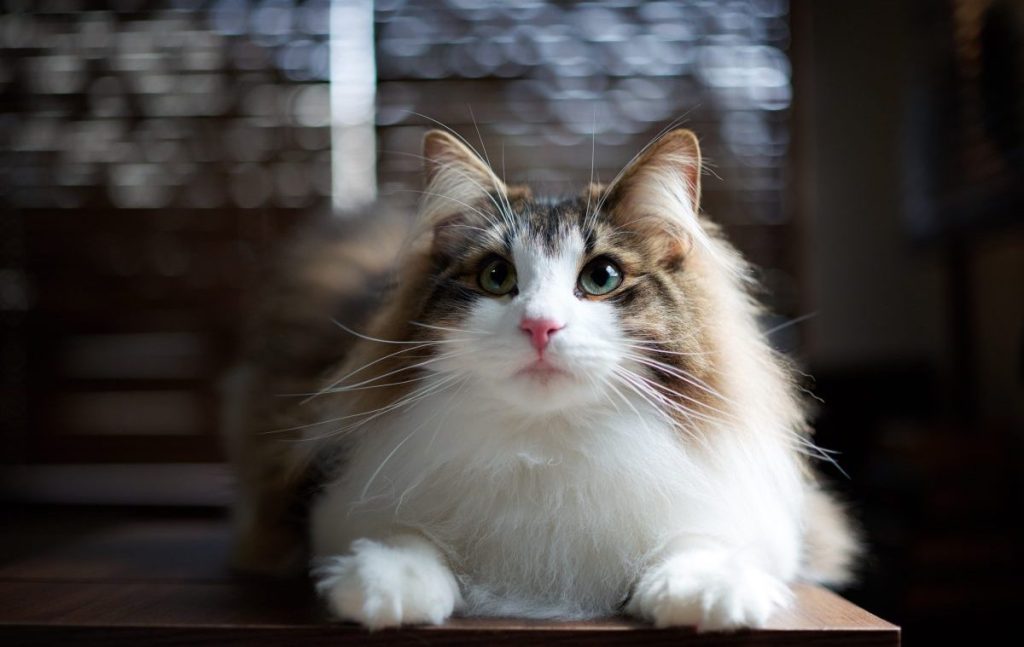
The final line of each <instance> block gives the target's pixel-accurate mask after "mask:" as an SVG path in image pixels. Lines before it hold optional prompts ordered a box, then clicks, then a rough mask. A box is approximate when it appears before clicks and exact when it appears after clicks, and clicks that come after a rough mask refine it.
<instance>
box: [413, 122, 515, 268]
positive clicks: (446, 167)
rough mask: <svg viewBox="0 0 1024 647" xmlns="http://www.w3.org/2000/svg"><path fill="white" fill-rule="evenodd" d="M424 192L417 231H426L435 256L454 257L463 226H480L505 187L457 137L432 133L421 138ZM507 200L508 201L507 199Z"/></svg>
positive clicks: (463, 230) (442, 133)
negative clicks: (424, 181)
mask: <svg viewBox="0 0 1024 647" xmlns="http://www.w3.org/2000/svg"><path fill="white" fill-rule="evenodd" d="M423 159H424V164H425V165H424V174H425V176H426V185H427V186H426V189H425V190H424V192H423V200H422V201H421V202H420V220H419V223H420V231H421V232H422V233H424V234H427V233H428V232H429V234H430V238H431V240H432V241H433V243H432V245H431V248H432V254H433V255H434V256H435V257H445V256H451V255H455V254H457V252H458V249H459V248H460V244H461V240H462V238H463V233H464V232H465V231H466V229H465V227H463V226H462V225H466V224H473V225H477V226H482V224H483V223H479V222H476V221H478V220H480V218H481V214H482V213H484V212H485V211H486V210H487V206H486V205H487V203H488V202H490V201H493V200H494V199H495V197H494V196H495V195H501V194H504V195H505V196H507V195H508V188H507V187H506V186H505V183H504V182H502V181H501V180H500V179H499V178H498V176H497V175H495V174H494V171H492V170H491V169H490V167H489V166H488V165H487V164H486V163H485V162H484V161H483V160H482V159H480V157H479V156H478V155H477V154H476V153H475V152H473V150H472V149H471V148H470V147H469V146H468V145H467V144H466V143H465V142H463V141H462V140H461V139H459V138H458V137H457V136H456V135H453V134H451V133H449V132H447V131H444V130H431V131H429V132H427V134H426V135H425V136H424V137H423ZM506 199H507V198H506Z"/></svg>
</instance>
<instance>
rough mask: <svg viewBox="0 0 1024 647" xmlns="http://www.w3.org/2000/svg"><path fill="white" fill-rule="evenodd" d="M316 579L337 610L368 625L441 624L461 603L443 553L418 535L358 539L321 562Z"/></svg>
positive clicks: (328, 601)
mask: <svg viewBox="0 0 1024 647" xmlns="http://www.w3.org/2000/svg"><path fill="white" fill-rule="evenodd" d="M313 577H314V578H315V580H316V588H317V591H318V592H319V593H320V595H321V597H323V598H324V600H325V601H326V603H327V606H328V608H329V609H330V611H331V613H332V614H334V615H335V616H336V617H338V618H340V619H342V620H351V621H354V622H358V623H360V624H362V625H364V626H365V627H368V628H369V629H382V628H385V627H397V626H399V625H409V624H435V625H436V624H441V623H442V622H444V621H445V620H446V619H447V618H448V617H449V616H451V614H452V613H453V612H454V611H455V610H456V609H458V608H459V607H460V606H461V605H462V595H461V594H460V592H459V586H458V583H457V582H456V580H455V576H454V575H453V574H452V571H451V569H450V568H449V567H448V565H447V563H446V562H445V559H444V556H443V555H442V554H441V552H440V551H439V550H438V549H437V547H435V546H434V545H433V544H432V543H430V542H429V541H427V540H426V539H425V538H423V537H421V536H419V535H413V534H408V535H397V536H394V537H392V538H390V539H388V540H387V541H374V540H370V539H357V540H356V541H354V542H352V547H351V552H350V553H349V554H347V555H340V556H336V557H328V558H324V559H322V560H320V561H319V563H318V564H317V566H316V568H315V569H314V571H313Z"/></svg>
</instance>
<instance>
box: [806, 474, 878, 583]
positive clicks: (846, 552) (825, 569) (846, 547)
mask: <svg viewBox="0 0 1024 647" xmlns="http://www.w3.org/2000/svg"><path fill="white" fill-rule="evenodd" d="M805 506H806V508H805V511H804V512H805V514H804V519H805V520H806V521H805V525H804V558H803V564H802V567H801V572H800V579H802V580H805V581H809V582H815V583H817V584H824V585H825V586H829V587H835V588H840V587H843V586H846V585H848V584H851V583H852V582H853V581H854V579H855V578H856V572H855V570H854V565H855V563H856V562H857V558H858V557H859V556H860V555H861V553H862V552H863V544H862V542H861V538H860V531H859V529H858V528H857V527H856V526H855V525H854V523H853V522H852V521H851V519H850V515H849V513H848V512H847V511H846V509H845V506H844V505H843V504H842V503H840V502H839V500H838V499H836V498H835V497H834V496H833V495H832V494H830V493H829V492H826V491H825V490H823V489H822V488H821V487H820V486H818V485H812V486H811V487H810V489H809V490H808V493H807V498H806V502H805Z"/></svg>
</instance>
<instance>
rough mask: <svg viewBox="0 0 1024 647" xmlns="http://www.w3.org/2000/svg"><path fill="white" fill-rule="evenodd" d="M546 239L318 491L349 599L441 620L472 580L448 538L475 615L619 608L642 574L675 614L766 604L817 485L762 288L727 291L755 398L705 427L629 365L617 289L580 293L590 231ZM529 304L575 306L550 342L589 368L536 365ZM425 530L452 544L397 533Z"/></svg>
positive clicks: (335, 585)
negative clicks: (771, 359) (675, 413)
mask: <svg viewBox="0 0 1024 647" xmlns="http://www.w3.org/2000/svg"><path fill="white" fill-rule="evenodd" d="M540 249H541V246H539V245H536V244H532V243H530V242H529V241H519V242H518V243H517V244H516V246H515V247H514V258H513V259H512V260H513V261H514V263H515V265H516V267H517V269H518V273H519V286H520V295H519V297H517V298H515V299H483V300H481V301H479V302H478V303H477V304H476V305H474V307H473V309H472V311H471V313H470V314H469V316H468V318H467V320H466V321H465V324H464V328H465V329H466V330H465V331H463V332H450V333H448V334H447V337H448V340H449V341H454V340H461V341H459V343H458V346H457V348H458V349H459V353H458V354H457V355H456V356H453V357H452V358H451V359H449V360H447V361H444V362H439V363H437V364H436V365H433V366H432V370H434V371H435V376H434V378H433V379H434V380H435V381H434V382H433V384H434V385H435V387H434V388H436V390H435V391H433V392H431V393H430V394H429V395H426V396H424V397H422V398H421V399H419V400H417V401H416V402H415V403H414V404H411V405H410V406H407V407H404V408H401V409H397V410H396V411H394V412H393V413H391V414H389V415H387V416H382V417H380V418H378V419H377V420H374V421H373V423H371V424H368V425H366V426H364V427H363V428H361V429H360V430H359V435H358V437H356V438H355V439H354V440H353V442H352V443H351V445H350V450H349V454H348V455H347V462H346V467H345V470H344V473H343V475H342V476H341V477H340V478H339V479H338V480H337V481H335V482H333V483H331V484H329V485H328V486H327V487H326V489H325V490H324V492H323V495H322V496H321V497H320V499H319V500H318V501H316V503H315V505H314V507H313V510H312V535H313V547H314V551H315V554H316V555H318V556H320V557H326V558H331V559H333V560H334V562H333V563H334V565H335V566H334V567H333V569H331V570H329V571H327V573H328V575H327V576H325V577H324V579H322V580H321V584H320V588H321V590H322V591H324V592H325V594H326V595H327V597H328V600H329V601H330V604H331V607H332V609H333V610H334V612H335V613H337V614H338V615H339V616H340V617H343V618H347V619H352V620H356V621H359V622H362V623H364V624H366V625H367V626H370V627H380V626H389V625H393V624H399V623H415V622H439V621H440V620H441V619H443V617H446V616H447V615H448V614H450V613H452V611H453V610H454V609H455V608H456V607H457V605H458V600H459V597H458V592H455V593H454V594H452V592H451V589H450V587H449V588H446V587H448V585H449V583H450V580H449V579H448V575H447V574H448V571H447V570H446V568H445V566H444V565H443V563H442V561H441V560H442V558H441V555H443V556H444V557H443V559H444V560H446V561H447V564H448V566H449V567H450V569H451V571H452V572H454V573H455V577H457V578H458V581H459V585H460V589H461V595H462V598H463V599H464V601H465V606H464V607H463V610H464V612H465V613H467V614H471V615H515V616H528V617H558V618H583V617H592V616H600V615H607V614H612V613H615V612H617V611H618V610H620V609H621V608H622V605H623V604H624V603H625V602H626V601H627V599H628V598H629V597H630V595H631V593H632V599H631V601H630V602H629V605H628V607H626V609H627V611H628V612H630V613H633V614H635V615H637V616H639V617H642V618H647V619H650V620H652V621H653V622H655V623H656V624H658V625H660V626H664V625H677V624H692V623H696V624H698V625H700V626H701V627H703V628H708V629H721V628H733V627H738V626H748V625H760V624H763V623H764V622H765V620H766V619H767V618H768V616H769V615H770V614H771V612H772V611H774V610H775V609H777V608H778V607H779V606H781V605H783V604H785V603H786V600H787V599H788V595H787V589H786V583H787V582H789V581H791V580H792V579H793V578H795V577H796V576H797V570H798V565H799V562H800V558H801V548H800V545H801V515H802V509H803V496H804V487H805V485H804V482H803V480H802V478H801V476H800V473H799V467H798V461H797V460H796V458H795V456H794V453H793V451H792V448H791V447H789V446H788V445H787V442H788V441H789V433H790V430H789V429H787V428H786V424H787V422H788V421H787V420H785V419H784V416H783V415H781V414H778V413H777V410H778V409H779V408H780V407H782V406H783V405H780V404H778V403H776V402H774V401H773V400H772V398H773V397H776V396H777V395H778V393H777V392H776V391H775V390H773V389H765V388H764V384H765V383H766V382H767V383H774V382H773V380H776V379H777V376H775V375H772V374H770V373H766V371H769V372H770V370H771V369H770V368H766V367H767V366H772V365H771V364H770V363H765V362H763V361H759V359H758V358H759V357H760V356H761V355H759V353H761V354H763V352H765V351H763V350H762V349H761V348H760V347H758V346H756V344H754V343H753V342H751V341H748V340H754V339H757V334H758V333H757V331H756V329H755V328H754V327H753V326H754V324H753V321H752V319H750V318H749V313H748V312H747V308H748V304H747V302H746V301H745V299H744V298H743V297H741V296H739V295H737V296H736V297H734V298H733V301H732V302H729V301H728V299H726V301H725V303H724V305H723V308H726V310H727V312H726V315H727V317H726V321H732V322H733V323H732V324H730V325H725V326H723V331H722V335H723V341H722V344H723V345H724V350H723V355H724V357H725V359H726V361H731V362H734V365H731V366H730V369H729V370H734V369H735V370H736V371H746V372H747V373H746V374H740V376H739V377H738V378H737V379H736V380H733V382H732V384H733V387H732V390H731V391H730V392H729V393H728V394H727V395H728V397H729V398H730V401H735V402H743V403H744V406H743V407H739V406H735V407H733V408H732V409H731V410H730V411H729V412H727V413H729V416H728V417H723V418H722V419H721V420H720V421H719V422H715V423H706V424H704V429H703V431H704V435H705V438H706V441H705V442H704V443H702V444H697V443H692V442H687V441H686V439H685V438H684V436H683V434H681V433H680V431H679V429H678V428H676V427H675V426H674V425H673V424H672V423H671V422H670V421H669V419H668V418H667V417H666V416H665V415H664V414H663V413H662V412H661V411H659V410H658V409H656V408H655V407H654V405H653V403H651V402H650V401H649V400H647V399H644V398H642V397H640V396H638V395H637V394H636V393H634V392H632V391H630V390H629V389H628V388H625V387H624V386H623V385H621V384H619V385H616V383H615V382H613V381H611V380H612V373H613V369H614V367H615V366H621V365H626V364H625V361H626V360H624V359H623V357H624V355H625V353H624V346H623V340H622V339H621V337H620V333H619V332H618V330H619V327H618V325H617V322H616V315H615V311H614V308H613V307H612V306H610V305H609V304H607V303H603V302H593V301H587V300H580V299H577V298H576V297H575V296H574V295H573V293H572V290H573V288H574V286H575V282H576V276H577V274H578V272H579V268H580V266H581V261H582V259H581V254H582V250H583V246H582V241H579V240H575V241H572V240H570V241H564V244H563V245H562V247H561V249H562V253H561V254H560V255H559V256H557V257H548V256H546V255H545V254H544V253H542V252H541V251H540ZM723 253H725V252H723ZM721 280H722V281H723V283H725V282H728V281H730V280H731V279H729V278H728V277H727V276H725V275H723V277H722V278H721ZM726 287H729V288H730V289H731V290H732V291H733V293H737V290H738V288H737V287H736V286H735V285H728V286H726ZM524 315H528V316H544V317H549V318H556V319H558V320H559V321H561V322H564V323H565V328H564V329H562V330H559V331H558V332H557V333H555V334H554V335H553V337H552V341H551V346H550V348H549V351H548V355H549V358H550V361H551V362H552V363H553V364H555V365H557V366H559V367H562V368H564V369H565V370H566V371H567V373H568V374H569V377H557V378H555V379H554V380H553V381H552V382H550V383H542V382H540V381H538V380H536V379H531V378H528V377H525V376H523V375H521V374H519V373H518V371H519V370H520V369H521V368H522V367H523V366H525V365H527V364H529V363H530V362H531V361H533V360H534V359H535V357H536V355H535V351H534V350H533V349H532V348H531V347H530V344H529V342H528V339H527V337H526V336H525V335H524V334H523V332H522V331H521V330H519V327H518V324H519V321H520V320H521V318H522V317H523V316H524ZM730 316H731V317H732V319H729V317H730ZM748 319H750V320H749V321H748ZM450 347H451V346H450ZM427 388H430V387H429V386H428V387H427ZM424 393H426V391H424ZM344 413H345V411H340V412H339V415H343V414H344ZM716 427H717V428H716ZM410 533H411V534H413V535H414V536H416V537H419V538H421V539H420V541H421V542H423V544H426V542H429V544H426V545H428V546H433V547H436V551H438V552H431V551H432V550H433V549H430V550H426V549H424V548H423V546H422V545H419V544H416V548H415V549H408V548H401V549H400V548H398V547H396V546H398V544H399V543H400V544H401V545H402V546H406V545H407V542H409V541H411V540H408V539H403V540H397V539H395V538H396V537H399V536H405V537H408V536H409V535H410ZM380 542H384V543H380ZM410 550H415V554H413V553H411V552H409V551H410ZM339 556H340V557H339ZM431 582H433V584H432V586H428V584H429V583H431ZM442 593H443V595H442ZM442 598H443V599H442Z"/></svg>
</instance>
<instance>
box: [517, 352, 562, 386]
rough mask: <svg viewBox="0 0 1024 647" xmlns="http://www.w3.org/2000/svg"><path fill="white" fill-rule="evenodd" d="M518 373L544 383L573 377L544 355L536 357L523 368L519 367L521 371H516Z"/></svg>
mask: <svg viewBox="0 0 1024 647" xmlns="http://www.w3.org/2000/svg"><path fill="white" fill-rule="evenodd" d="M516 375H517V376H521V377H523V378H526V379H529V380H536V381H538V382H540V383H542V384H547V383H548V382H552V381H554V380H559V379H567V378H569V377H571V375H570V374H569V372H568V371H566V370H565V369H562V368H559V367H558V366H555V365H554V364H552V363H551V362H550V361H548V360H547V359H545V358H543V357H540V358H538V359H535V360H534V361H532V362H530V363H529V364H527V365H526V366H524V367H523V368H521V369H519V371H517V372H516Z"/></svg>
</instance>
